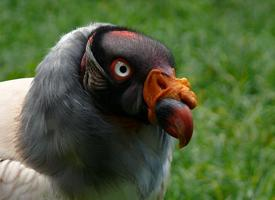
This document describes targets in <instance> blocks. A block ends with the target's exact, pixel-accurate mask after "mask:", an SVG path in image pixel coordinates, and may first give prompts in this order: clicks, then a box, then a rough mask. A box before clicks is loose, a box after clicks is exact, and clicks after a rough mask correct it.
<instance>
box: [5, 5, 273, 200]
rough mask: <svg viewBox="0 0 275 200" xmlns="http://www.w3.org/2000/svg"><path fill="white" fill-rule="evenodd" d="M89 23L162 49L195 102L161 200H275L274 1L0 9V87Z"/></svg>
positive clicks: (27, 73) (31, 72) (30, 72)
mask: <svg viewBox="0 0 275 200" xmlns="http://www.w3.org/2000/svg"><path fill="white" fill-rule="evenodd" d="M92 21H100V22H111V23H114V24H119V25H123V26H129V27H132V28H134V29H137V30H140V31H142V32H145V33H146V34H148V35H151V36H153V37H155V38H157V39H159V40H160V41H162V42H164V43H165V44H166V45H167V46H169V47H170V48H171V50H172V51H173V52H174V55H175V58H176V62H177V73H178V75H181V76H186V77H188V78H189V79H190V81H191V83H192V84H193V89H194V91H196V93H197V94H198V97H199V102H200V104H199V106H198V107H197V109H195V110H194V112H193V115H194V118H195V133H194V136H193V139H192V141H191V142H190V144H189V145H188V146H187V147H186V148H184V149H183V150H179V149H177V148H176V150H175V152H174V162H173V164H172V175H171V179H170V186H169V188H168V192H167V195H166V198H165V199H168V200H169V199H176V200H178V199H232V200H233V199H234V200H235V199H263V200H266V199H273V200H274V199H275V1H273V0H265V1H258V0H250V1H249V0H243V1H238V0H224V1H220V0H200V1H183V0H174V1H170V2H168V1H162V0H159V1H136V2H130V1H128V0H114V1H89V0H86V1H69V0H60V1H55V0H44V1H42V0H40V1H39V0H33V1H20V0H1V1H0V80H1V81H2V80H8V79H14V78H20V77H29V76H33V75H34V72H35V67H36V66H37V64H38V63H39V62H40V61H41V60H42V59H43V57H44V56H45V55H46V54H47V52H48V51H49V49H50V48H51V47H52V46H53V45H54V44H55V43H56V42H57V41H58V40H59V39H60V37H61V36H62V34H65V33H66V32H69V31H71V30H73V29H75V28H76V27H79V26H84V25H87V24H88V23H89V22H92ZM0 95H1V94H0Z"/></svg>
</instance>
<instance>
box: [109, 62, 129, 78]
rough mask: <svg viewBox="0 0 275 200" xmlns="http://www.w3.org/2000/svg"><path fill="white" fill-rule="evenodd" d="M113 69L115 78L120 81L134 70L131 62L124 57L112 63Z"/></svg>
mask: <svg viewBox="0 0 275 200" xmlns="http://www.w3.org/2000/svg"><path fill="white" fill-rule="evenodd" d="M111 71H112V75H113V76H114V78H115V79H116V80H118V81H123V80H126V79H128V78H129V77H130V75H131V73H132V71H131V68H130V66H129V64H128V63H127V62H126V61H125V60H123V59H116V60H114V61H113V62H112V64H111Z"/></svg>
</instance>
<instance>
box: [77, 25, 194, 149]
mask: <svg viewBox="0 0 275 200" xmlns="http://www.w3.org/2000/svg"><path fill="white" fill-rule="evenodd" d="M174 66H175V63H174V59H173V56H172V54H171V52H170V51H169V49H168V48H167V47H166V46H164V45H163V44H162V43H160V42H159V41H156V40H154V39H152V38H150V37H148V36H145V35H144V34H142V33H139V32H136V31H133V30H130V29H127V28H123V27H116V26H101V27H99V28H97V29H95V30H94V31H93V32H92V33H91V35H90V36H89V38H88V41H87V45H86V49H85V53H84V56H83V58H82V61H81V69H80V73H81V82H82V83H83V87H84V88H85V89H86V90H87V91H89V92H90V93H91V94H92V96H93V100H94V103H95V105H96V106H97V107H98V109H100V110H101V111H102V112H103V113H105V114H106V115H112V114H115V115H119V116H121V117H125V116H127V117H128V118H129V117H130V118H131V119H134V120H136V121H139V122H141V123H151V124H154V125H158V126H160V127H161V128H162V129H164V130H165V131H166V132H167V133H168V134H170V135H171V136H173V137H175V138H178V139H179V142H180V147H183V146H185V145H186V144H188V142H189V140H190V138H191V136H192V132H193V120H192V114H191V111H190V110H191V109H193V108H194V107H195V106H196V105H197V100H196V95H195V94H194V92H192V91H191V86H190V83H189V82H188V80H187V79H186V78H181V79H179V78H176V76H175V68H174Z"/></svg>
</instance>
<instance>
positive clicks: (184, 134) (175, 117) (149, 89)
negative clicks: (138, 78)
mask: <svg viewBox="0 0 275 200" xmlns="http://www.w3.org/2000/svg"><path fill="white" fill-rule="evenodd" d="M143 98H144V100H145V102H146V104H147V108H148V120H149V121H150V122H151V123H152V124H159V125H160V127H162V128H163V129H164V130H165V131H166V132H167V133H169V134H170V135H171V136H173V137H175V138H178V139H179V146H180V147H183V146H185V145H187V144H188V142H189V140H190V139H191V136H192V133H193V119H192V113H191V109H193V108H195V107H196V105H197V98H196V95H195V93H194V92H192V91H191V85H190V83H189V81H188V80H187V79H186V78H176V77H175V75H167V74H166V73H165V72H164V71H162V70H161V69H153V70H151V71H150V72H149V74H148V75H147V78H146V80H145V82H144V88H143Z"/></svg>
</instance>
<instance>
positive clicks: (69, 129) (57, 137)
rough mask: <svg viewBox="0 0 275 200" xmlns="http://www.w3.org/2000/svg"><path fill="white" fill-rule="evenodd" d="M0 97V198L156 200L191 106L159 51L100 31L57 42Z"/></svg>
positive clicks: (113, 29) (120, 33)
mask: <svg viewBox="0 0 275 200" xmlns="http://www.w3.org/2000/svg"><path fill="white" fill-rule="evenodd" d="M0 94H1V96H0V200H13V199H16V200H17V199H23V200H25V199H26V200H31V199H35V200H37V199H38V200H39V199H99V200H101V199H102V200H108V199H120V200H121V199H137V200H138V199H141V200H143V199H150V200H151V199H152V200H153V199H163V198H164V195H165V191H166V187H167V180H168V178H169V173H170V172H169V171H170V164H171V161H172V151H173V147H174V143H175V141H176V139H178V141H179V147H184V146H185V145H187V144H188V143H189V140H190V139H191V137H192V132H193V119H192V109H194V108H195V107H196V106H197V97H196V94H195V93H194V92H193V91H192V88H191V84H190V82H189V80H188V79H187V78H177V77H176V74H175V61H174V57H173V54H172V53H171V50H170V49H169V48H168V47H166V46H165V45H164V44H163V43H162V42H160V41H158V40H156V39H153V38H152V37H150V36H147V35H145V34H144V33H141V32H139V31H136V30H134V29H131V28H127V27H123V26H118V25H113V24H108V23H91V24H89V25H87V26H84V27H80V28H77V29H75V30H73V31H71V32H69V33H67V34H65V35H64V36H62V37H61V39H60V40H59V41H58V42H57V44H56V45H55V46H54V47H53V48H51V49H50V50H49V52H48V54H47V55H46V56H45V57H44V59H43V60H42V61H41V62H40V63H39V64H38V66H37V68H36V74H35V76H34V77H31V78H21V79H15V80H7V81H3V82H1V83H0Z"/></svg>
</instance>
